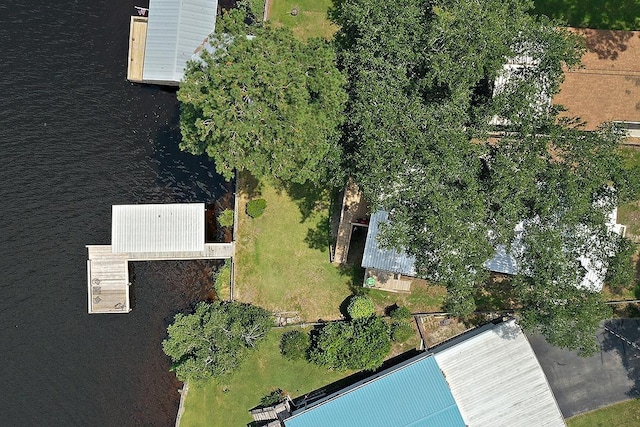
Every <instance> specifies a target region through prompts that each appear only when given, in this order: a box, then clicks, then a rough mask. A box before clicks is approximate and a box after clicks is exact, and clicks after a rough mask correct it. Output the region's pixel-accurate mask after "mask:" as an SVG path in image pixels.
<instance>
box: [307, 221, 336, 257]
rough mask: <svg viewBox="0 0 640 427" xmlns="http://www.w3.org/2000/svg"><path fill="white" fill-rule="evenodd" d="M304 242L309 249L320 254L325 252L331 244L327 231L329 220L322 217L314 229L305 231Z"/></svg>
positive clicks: (328, 231)
mask: <svg viewBox="0 0 640 427" xmlns="http://www.w3.org/2000/svg"><path fill="white" fill-rule="evenodd" d="M304 242H305V243H306V244H307V245H309V247H310V248H311V249H318V250H320V251H321V252H326V251H327V249H329V244H330V242H331V235H330V230H329V218H328V217H327V216H326V215H323V216H322V218H320V221H319V222H318V225H316V227H315V228H310V229H309V230H308V231H307V236H306V237H305V238H304Z"/></svg>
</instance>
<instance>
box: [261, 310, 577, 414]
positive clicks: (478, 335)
mask: <svg viewBox="0 0 640 427" xmlns="http://www.w3.org/2000/svg"><path fill="white" fill-rule="evenodd" d="M314 394H316V392H314V393H311V396H312V395H314ZM319 394H320V395H322V390H321V391H320V393H319ZM313 399H314V398H313V397H305V398H302V399H297V402H296V403H295V404H294V405H295V407H296V409H294V410H293V411H292V413H291V414H289V413H287V414H286V415H285V416H283V417H282V418H279V417H278V419H273V420H266V423H267V424H264V423H263V424H258V425H266V426H268V427H271V426H277V427H282V426H284V427H325V426H326V427H417V426H429V427H455V426H468V427H486V426H492V427H530V426H549V427H561V426H565V422H564V418H563V416H562V413H561V412H560V408H559V407H558V404H557V402H556V399H555V397H554V395H553V392H552V391H551V388H550V387H549V383H548V382H547V378H546V376H545V374H544V371H543V370H542V367H541V366H540V363H539V362H538V359H537V358H536V355H535V353H534V352H533V349H532V348H531V345H530V344H529V341H528V339H527V337H526V336H525V335H524V333H523V332H522V330H521V329H520V327H519V326H518V325H517V324H516V322H515V320H514V319H498V320H496V321H494V322H492V323H489V324H486V325H484V326H482V327H479V328H476V329H473V330H471V331H468V332H466V333H464V334H462V335H459V336H457V337H455V338H453V339H451V340H449V341H446V342H445V343H443V344H441V345H439V346H436V347H434V348H432V349H431V350H430V351H429V352H425V353H422V354H419V355H418V356H415V357H413V358H411V359H409V360H407V361H405V362H403V363H400V364H398V365H396V366H394V367H392V368H389V369H386V370H384V371H381V372H380V373H377V374H374V375H372V376H371V377H369V378H366V379H364V380H362V381H360V382H357V383H355V384H353V385H351V386H349V387H346V388H343V389H342V390H339V391H337V392H335V393H332V394H329V395H328V396H326V397H322V398H320V399H319V400H313ZM263 419H264V418H263Z"/></svg>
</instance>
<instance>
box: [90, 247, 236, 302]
mask: <svg viewBox="0 0 640 427" xmlns="http://www.w3.org/2000/svg"><path fill="white" fill-rule="evenodd" d="M87 250H88V252H89V256H88V258H89V259H88V260H87V288H88V295H89V300H88V302H89V313H90V314H93V313H96V314H97V313H128V312H130V311H131V305H130V299H129V286H130V285H131V283H130V282H129V261H173V260H178V261H179V260H195V259H227V258H232V257H233V255H234V251H235V244H234V243H205V245H204V250H203V251H200V252H137V253H114V252H113V251H112V247H111V245H87Z"/></svg>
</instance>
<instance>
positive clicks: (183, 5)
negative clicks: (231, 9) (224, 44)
mask: <svg viewBox="0 0 640 427" xmlns="http://www.w3.org/2000/svg"><path fill="white" fill-rule="evenodd" d="M217 11H218V0H150V2H149V12H148V14H149V16H148V17H147V18H144V17H139V16H132V17H131V25H130V35H129V64H128V68H127V79H128V80H130V81H133V82H137V83H151V84H159V85H169V86H178V85H179V84H180V81H181V80H182V78H183V77H184V70H185V68H186V66H187V61H189V60H190V59H191V57H192V56H193V55H194V54H195V53H196V51H198V50H200V49H199V48H200V46H202V45H203V44H204V43H206V42H207V40H208V36H209V34H211V33H212V32H213V31H214V29H215V25H216V14H217Z"/></svg>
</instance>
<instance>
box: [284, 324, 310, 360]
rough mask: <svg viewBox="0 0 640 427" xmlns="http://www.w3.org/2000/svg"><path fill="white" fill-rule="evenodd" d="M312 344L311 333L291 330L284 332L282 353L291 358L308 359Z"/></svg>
mask: <svg viewBox="0 0 640 427" xmlns="http://www.w3.org/2000/svg"><path fill="white" fill-rule="evenodd" d="M310 344H311V341H310V339H309V334H307V333H304V332H302V331H289V332H286V333H284V334H282V338H281V339H280V353H282V355H283V356H284V357H286V358H287V359H289V360H301V359H306V358H307V352H308V351H309V346H310Z"/></svg>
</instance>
